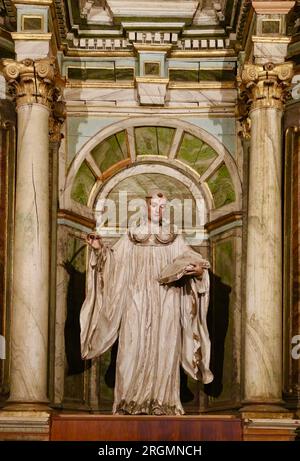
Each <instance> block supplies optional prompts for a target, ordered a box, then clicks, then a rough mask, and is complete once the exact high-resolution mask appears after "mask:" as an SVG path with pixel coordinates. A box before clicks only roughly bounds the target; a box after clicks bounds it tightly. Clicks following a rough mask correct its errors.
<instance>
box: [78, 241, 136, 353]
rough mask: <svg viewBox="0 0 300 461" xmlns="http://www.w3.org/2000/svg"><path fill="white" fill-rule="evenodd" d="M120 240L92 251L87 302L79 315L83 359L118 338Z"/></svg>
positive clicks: (121, 290) (123, 274) (122, 278)
mask: <svg viewBox="0 0 300 461" xmlns="http://www.w3.org/2000/svg"><path fill="white" fill-rule="evenodd" d="M120 240H121V242H120V241H119V242H118V245H117V246H116V247H113V249H109V248H105V247H104V248H102V249H101V250H94V249H92V250H91V254H90V258H89V264H88V269H87V285H86V287H87V288H86V299H85V301H84V303H83V305H82V308H81V312H80V330H81V331H80V341H81V356H82V358H83V359H91V358H93V357H97V356H99V355H101V354H103V353H104V352H105V351H106V350H107V349H109V348H110V347H111V346H112V344H113V343H114V342H115V340H116V339H117V337H118V332H119V327H120V322H121V316H122V311H123V304H124V303H123V302H122V296H123V293H124V291H125V290H124V286H126V285H124V284H125V283H126V280H125V278H126V271H124V270H123V267H126V266H125V265H124V266H123V264H122V259H123V258H124V257H125V258H126V251H127V246H126V242H125V241H123V240H124V237H122V238H121V239H120ZM121 268H122V269H121ZM120 269H121V270H120Z"/></svg>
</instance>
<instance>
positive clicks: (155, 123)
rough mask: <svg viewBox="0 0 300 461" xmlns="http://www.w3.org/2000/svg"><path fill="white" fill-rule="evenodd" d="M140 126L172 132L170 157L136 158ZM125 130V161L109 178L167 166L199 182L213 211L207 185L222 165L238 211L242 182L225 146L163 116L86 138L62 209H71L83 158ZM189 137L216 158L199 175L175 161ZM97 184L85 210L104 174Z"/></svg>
mask: <svg viewBox="0 0 300 461" xmlns="http://www.w3.org/2000/svg"><path fill="white" fill-rule="evenodd" d="M139 127H165V128H170V129H174V136H173V140H172V145H171V147H170V151H169V155H168V156H167V157H164V156H159V157H157V156H153V155H147V156H145V157H144V156H139V155H137V152H136V147H135V138H134V136H135V129H136V128H139ZM121 131H125V132H126V134H127V140H128V146H129V154H128V159H126V160H122V161H120V162H118V164H116V165H115V166H114V168H111V171H109V174H111V175H112V176H113V175H115V174H117V171H118V170H122V169H126V170H127V169H128V168H130V167H131V166H133V165H136V164H139V163H140V162H141V163H152V164H153V163H156V164H160V163H163V164H168V165H169V166H171V167H173V168H174V169H176V170H179V171H182V172H183V173H184V174H186V175H188V176H190V177H191V178H193V180H194V181H195V182H196V183H199V187H200V189H201V191H202V194H203V196H204V197H205V200H206V203H207V206H208V207H209V208H210V209H211V210H213V208H214V198H213V193H212V190H211V188H210V187H209V186H208V182H207V181H208V180H209V179H210V178H211V177H212V176H213V175H214V173H215V172H216V171H217V170H218V169H220V166H221V165H224V168H226V169H227V170H228V172H229V175H228V176H230V180H231V181H232V184H233V188H234V195H235V200H233V202H234V209H235V210H238V209H240V208H241V180H240V177H239V174H238V169H237V165H236V163H235V160H234V159H233V157H232V155H231V154H230V152H229V151H228V150H227V149H226V147H225V146H224V145H223V144H222V143H221V142H220V141H219V140H218V139H217V138H216V137H215V136H213V135H212V134H210V133H208V132H207V131H206V130H204V129H203V128H200V127H197V126H195V125H193V124H191V123H189V122H186V121H182V120H178V119H175V118H173V117H170V118H169V117H168V118H167V117H162V116H150V117H149V116H148V117H131V118H129V119H128V120H122V121H119V122H116V123H114V124H112V125H110V126H108V127H106V128H104V129H101V130H100V131H99V132H98V133H97V134H96V135H95V136H93V137H92V138H91V139H89V140H88V141H87V142H86V143H85V145H84V146H83V147H82V148H81V149H80V151H79V152H78V153H77V155H76V156H75V158H74V159H73V161H72V163H71V165H70V167H69V169H68V173H67V178H66V183H65V188H64V193H63V196H62V197H61V199H62V207H63V208H65V209H73V210H74V201H73V200H72V198H71V191H72V185H73V183H74V180H75V178H76V175H77V173H78V171H79V168H80V167H81V165H82V164H83V162H84V161H85V160H86V159H89V158H91V151H92V150H93V149H94V148H96V146H98V145H99V144H101V143H102V142H104V141H105V140H107V139H108V138H110V137H112V136H114V135H117V134H118V133H119V132H121ZM186 133H187V134H189V135H191V136H193V137H195V138H197V139H199V140H201V142H203V143H205V144H206V145H207V146H209V147H210V148H212V149H213V150H214V151H215V153H216V154H217V155H216V158H215V159H214V160H213V161H212V163H211V165H209V167H208V168H207V169H206V170H205V171H204V173H203V174H199V173H198V172H197V171H195V169H193V167H192V166H191V165H188V164H186V163H184V162H183V161H182V160H180V159H178V158H176V150H178V149H179V146H180V143H181V142H182V139H183V136H184V135H185V134H186ZM95 177H96V182H95V184H94V186H93V187H92V190H91V194H90V198H89V200H88V203H87V205H88V208H90V207H91V206H92V204H93V203H94V199H95V197H96V196H97V194H98V192H99V190H100V189H101V188H102V187H104V183H105V182H106V180H107V177H109V176H107V175H105V177H101V176H100V175H98V176H97V173H96V174H95ZM75 208H76V210H75V211H77V212H78V211H80V210H81V211H82V212H83V209H85V210H86V208H87V207H86V206H81V205H78V204H76V205H75ZM230 208H232V206H231V207H228V206H226V205H225V207H222V210H223V211H224V212H227V209H228V210H229V209H230Z"/></svg>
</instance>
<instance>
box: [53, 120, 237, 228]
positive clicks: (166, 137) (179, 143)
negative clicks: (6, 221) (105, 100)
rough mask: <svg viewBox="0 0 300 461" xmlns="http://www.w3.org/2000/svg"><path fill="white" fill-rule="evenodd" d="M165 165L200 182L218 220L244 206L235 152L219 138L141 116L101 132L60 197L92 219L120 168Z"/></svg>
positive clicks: (181, 124)
mask: <svg viewBox="0 0 300 461" xmlns="http://www.w3.org/2000/svg"><path fill="white" fill-rule="evenodd" d="M139 164H144V165H146V164H148V165H153V166H152V168H154V165H157V168H159V165H166V166H168V167H171V168H173V169H174V170H177V171H178V172H181V173H182V174H183V175H185V176H186V177H187V178H190V179H191V180H192V181H193V182H194V184H196V185H198V187H199V189H200V190H201V192H202V195H203V197H204V199H205V202H206V204H207V209H208V211H209V216H208V220H209V221H211V220H214V219H216V218H218V217H220V216H223V215H225V214H227V213H229V212H231V211H238V210H240V208H241V181H240V178H239V174H238V170H237V166H236V163H235V160H234V159H233V157H232V155H231V154H230V153H229V152H228V151H227V149H226V148H225V146H224V145H223V144H221V143H220V142H219V140H217V139H216V138H215V137H214V136H212V135H211V134H210V133H208V132H207V131H205V130H203V129H202V128H198V127H195V126H193V125H191V124H189V123H187V122H182V121H177V120H174V119H164V118H155V117H153V118H147V117H139V118H136V119H132V118H131V119H130V120H127V121H123V122H119V123H116V124H114V125H112V126H110V127H108V128H105V129H103V130H101V131H100V132H99V133H98V134H97V135H95V136H94V137H93V138H92V139H90V140H89V141H88V142H87V143H86V144H85V145H84V146H83V147H82V149H81V150H80V151H79V152H78V153H77V155H76V156H75V158H74V160H73V162H72V163H71V165H70V167H69V169H68V172H67V177H66V182H65V187H64V190H63V192H62V193H61V195H60V202H61V208H63V209H66V210H70V211H73V212H75V213H78V214H80V215H82V216H86V217H90V218H92V217H93V207H94V205H95V199H96V197H97V196H98V194H99V191H101V189H102V188H103V187H105V184H106V182H107V181H109V180H110V178H111V177H112V176H114V175H116V174H117V173H118V172H120V171H121V170H124V171H126V170H127V169H128V168H130V167H132V166H135V165H139Z"/></svg>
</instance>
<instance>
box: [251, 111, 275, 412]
mask: <svg viewBox="0 0 300 461" xmlns="http://www.w3.org/2000/svg"><path fill="white" fill-rule="evenodd" d="M281 117H282V112H281V111H280V110H278V109H275V108H262V109H256V110H253V111H251V113H250V118H251V147H250V165H249V201H248V233H247V284H246V312H245V386H244V398H245V400H246V401H248V402H249V401H250V402H251V401H252V402H257V403H265V402H267V403H271V402H280V400H281V390H282V382H281V376H282V148H281Z"/></svg>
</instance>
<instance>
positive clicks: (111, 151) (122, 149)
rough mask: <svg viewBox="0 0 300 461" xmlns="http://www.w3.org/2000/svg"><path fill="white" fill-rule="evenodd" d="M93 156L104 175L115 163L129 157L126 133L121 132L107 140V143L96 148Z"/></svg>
mask: <svg viewBox="0 0 300 461" xmlns="http://www.w3.org/2000/svg"><path fill="white" fill-rule="evenodd" d="M91 155H92V156H93V158H94V160H95V162H96V163H97V165H98V166H99V168H100V170H101V171H102V173H103V172H104V171H106V170H107V169H108V168H110V167H111V166H113V165H114V164H115V163H118V162H120V161H121V160H124V159H125V158H127V157H128V147H127V139H126V132H125V131H121V132H119V133H117V134H116V135H113V136H110V137H109V138H107V139H105V141H103V142H101V143H100V144H98V146H96V147H94V149H93V150H92V151H91Z"/></svg>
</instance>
